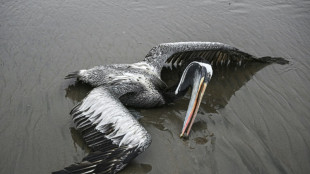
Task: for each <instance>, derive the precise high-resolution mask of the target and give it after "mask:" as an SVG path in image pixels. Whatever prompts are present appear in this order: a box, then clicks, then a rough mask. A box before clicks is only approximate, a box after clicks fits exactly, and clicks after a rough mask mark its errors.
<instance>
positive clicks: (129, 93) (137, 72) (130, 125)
mask: <svg viewBox="0 0 310 174" xmlns="http://www.w3.org/2000/svg"><path fill="white" fill-rule="evenodd" d="M249 62H259V63H265V64H268V63H273V62H276V63H279V64H286V63H288V61H286V60H284V59H283V58H278V57H262V58H257V57H255V56H252V55H250V54H248V53H245V52H243V51H240V50H239V49H237V48H235V47H232V46H230V45H227V44H223V43H219V42H177V43H163V44H159V45H158V46H155V47H153V48H152V49H151V50H150V51H149V53H148V54H147V55H146V57H145V58H144V60H143V61H140V62H137V63H133V64H112V65H102V66H96V67H93V68H91V69H87V70H79V71H76V72H73V73H70V74H69V75H67V76H66V78H67V79H69V78H76V79H77V80H79V81H82V82H84V83H87V84H90V85H91V86H92V87H94V88H93V89H92V90H91V91H90V93H89V94H88V95H87V96H86V97H85V98H84V99H83V100H82V101H81V102H80V103H79V104H77V105H76V106H75V107H74V108H73V109H72V111H71V112H70V114H71V115H72V118H73V121H74V123H75V127H76V129H77V130H78V131H79V132H80V133H81V135H82V137H83V139H84V140H85V142H86V144H87V146H89V147H90V148H91V150H92V152H91V153H90V154H89V155H88V156H87V157H85V158H84V159H83V160H82V162H81V163H77V164H73V165H71V166H69V167H66V168H64V169H63V170H61V171H58V172H54V173H117V172H118V171H120V170H122V169H123V168H124V167H125V166H126V165H127V164H128V163H129V161H131V160H132V159H133V158H135V157H136V156H137V155H139V154H140V153H142V152H144V151H145V150H146V149H147V148H148V147H149V145H150V144H151V136H150V134H149V133H148V132H147V131H146V129H145V128H144V127H142V126H141V124H139V122H138V121H137V119H136V118H135V117H134V116H133V115H132V114H131V113H130V112H129V111H128V110H127V109H126V107H127V106H133V107H143V108H151V107H156V106H162V105H165V104H167V103H171V102H173V101H175V100H176V99H178V98H180V97H182V96H183V95H184V94H185V93H186V92H187V91H188V90H189V89H190V88H191V90H192V93H191V98H190V101H189V105H188V109H187V112H186V115H185V119H184V123H183V127H182V129H181V134H180V137H187V136H189V133H190V130H191V127H192V125H193V123H194V120H195V118H196V115H197V111H198V109H199V106H200V103H201V100H202V98H203V95H204V92H205V90H206V88H207V85H208V83H209V82H210V80H211V77H212V74H213V69H212V68H215V67H217V66H243V65H246V64H247V63H249ZM164 67H170V68H176V69H178V70H180V72H181V74H180V80H179V82H178V84H175V85H173V86H172V87H168V86H167V85H166V83H165V82H164V81H163V80H162V78H161V71H162V69H163V68H164Z"/></svg>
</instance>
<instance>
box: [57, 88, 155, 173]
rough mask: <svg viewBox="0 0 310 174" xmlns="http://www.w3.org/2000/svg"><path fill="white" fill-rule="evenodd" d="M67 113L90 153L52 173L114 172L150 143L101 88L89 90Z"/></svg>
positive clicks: (135, 121)
mask: <svg viewBox="0 0 310 174" xmlns="http://www.w3.org/2000/svg"><path fill="white" fill-rule="evenodd" d="M70 114H71V115H72V116H73V121H74V122H75V124H76V128H77V129H78V130H79V132H80V133H81V134H82V136H83V139H84V140H85V142H86V144H87V145H88V146H89V147H90V148H91V149H92V151H93V152H91V153H90V154H89V155H88V156H87V157H85V158H84V159H83V160H82V162H81V163H77V164H73V165H71V166H69V167H66V168H65V169H63V170H61V171H58V172H55V173H104V174H105V173H116V172H118V171H120V170H121V169H123V168H124V167H125V166H126V165H127V164H128V162H129V161H130V160H131V159H133V158H134V157H136V156H137V155H138V154H140V153H141V152H143V151H145V149H146V148H147V147H148V146H149V145H150V143H151V137H150V135H149V134H148V133H147V131H146V130H145V129H144V128H143V127H142V126H141V125H140V124H139V122H138V121H137V120H136V119H135V118H134V117H133V116H132V115H131V113H130V112H129V111H128V110H127V109H126V108H125V107H124V106H123V105H122V104H121V102H120V101H119V100H118V99H117V98H116V97H115V96H113V94H111V93H110V91H109V90H108V89H106V88H104V87H97V88H95V89H93V90H92V91H91V92H90V93H89V94H88V96H87V97H86V98H85V99H84V100H83V101H82V102H80V103H79V104H78V105H77V106H75V107H74V108H73V109H72V111H71V113H70Z"/></svg>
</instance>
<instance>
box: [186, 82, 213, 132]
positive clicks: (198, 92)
mask: <svg viewBox="0 0 310 174" xmlns="http://www.w3.org/2000/svg"><path fill="white" fill-rule="evenodd" d="M206 87H207V83H206V82H204V77H202V78H201V79H200V80H197V82H195V84H194V85H193V89H192V96H191V99H190V102H189V105H188V109H187V112H186V117H185V120H184V124H183V128H182V133H181V135H180V137H187V136H188V135H189V132H190V130H191V128H192V125H193V123H194V120H195V118H196V115H197V112H198V109H199V106H200V103H201V99H202V97H203V94H204V92H205V90H206Z"/></svg>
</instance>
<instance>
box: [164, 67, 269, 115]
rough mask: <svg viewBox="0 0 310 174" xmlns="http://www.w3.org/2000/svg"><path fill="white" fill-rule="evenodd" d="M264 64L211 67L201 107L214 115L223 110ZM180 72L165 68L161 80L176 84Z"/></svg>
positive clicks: (170, 84)
mask: <svg viewBox="0 0 310 174" xmlns="http://www.w3.org/2000/svg"><path fill="white" fill-rule="evenodd" d="M267 65H269V64H266V63H254V62H253V63H247V64H245V65H243V66H238V67H236V66H213V76H212V78H211V81H210V82H209V84H208V86H207V89H206V92H205V96H204V98H203V101H202V106H203V108H204V109H205V111H206V112H208V113H216V111H217V110H218V109H221V108H224V107H225V106H226V105H227V103H228V101H229V100H230V98H231V97H232V96H233V95H234V94H235V93H236V92H237V91H238V90H239V89H240V88H241V87H242V86H243V85H245V84H246V83H247V82H248V81H249V80H250V79H251V78H252V76H253V75H254V74H255V73H257V72H258V71H260V70H261V69H263V68H264V67H266V66H267ZM180 77H181V72H179V71H178V70H177V69H169V68H165V69H163V71H162V79H163V81H164V82H166V83H167V85H168V86H172V85H174V84H177V83H178V81H179V79H180Z"/></svg>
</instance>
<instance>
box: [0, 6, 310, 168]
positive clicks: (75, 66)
mask: <svg viewBox="0 0 310 174" xmlns="http://www.w3.org/2000/svg"><path fill="white" fill-rule="evenodd" d="M309 7H310V1H308V0H289V1H281V0H273V1H270V0H263V1H255V0H250V1H246V2H245V1H244V2H243V1H238V2H237V1H208V0H207V1H198V0H193V1H185V0H172V1H164V0H158V1H131V0H129V1H115V2H112V1H111V2H110V1H102V0H94V1H82V0H75V1H48V0H28V1H21V0H10V1H3V2H1V5H0V139H1V141H0V147H1V148H0V155H1V156H2V158H3V159H5V160H1V161H0V173H16V174H17V173H25V174H27V173H29V174H30V173H50V172H51V171H56V170H59V169H61V168H63V167H65V166H68V165H70V164H73V163H74V162H79V161H81V159H82V158H83V157H85V156H86V155H87V153H88V150H87V148H86V147H85V145H84V143H83V141H82V140H80V139H79V138H80V137H79V135H78V134H77V132H75V131H74V129H71V127H72V126H73V123H72V120H71V117H70V115H69V112H70V110H71V108H72V107H73V106H74V105H75V104H76V103H77V102H78V101H80V100H82V99H83V98H84V97H85V96H86V95H87V93H88V91H89V90H91V88H90V87H89V86H87V85H84V84H79V83H77V84H75V82H74V81H68V80H64V77H65V76H66V75H67V74H68V73H69V72H72V71H76V70H79V69H83V68H90V67H93V66H95V65H100V64H112V63H133V62H137V61H140V60H142V59H143V57H144V56H145V55H146V53H147V52H148V51H149V50H150V49H151V48H152V47H153V46H155V45H157V44H159V43H164V42H177V41H218V42H223V43H227V44H230V45H232V46H235V47H237V48H240V49H242V50H243V51H246V52H249V53H251V54H253V55H256V56H257V57H261V56H280V57H285V58H289V61H290V64H288V65H278V64H271V65H268V66H266V67H264V66H263V65H261V64H253V65H249V66H247V67H241V68H238V69H236V70H235V69H234V68H222V69H215V73H214V76H213V77H212V80H211V82H210V83H209V85H208V88H207V91H206V95H205V97H204V99H203V103H202V104H201V107H200V109H199V112H198V115H197V118H196V122H195V124H194V125H193V129H192V131H191V135H190V137H189V139H187V140H182V139H180V138H179V134H180V130H181V128H182V123H183V119H184V115H185V113H186V109H187V106H188V100H189V94H187V95H186V96H185V97H184V98H182V99H180V100H178V101H176V102H175V103H173V104H170V105H167V106H163V107H159V108H154V109H139V110H138V111H137V112H138V113H139V114H136V115H141V116H142V118H140V119H139V120H140V122H141V124H142V125H143V126H144V127H145V128H146V129H147V130H148V131H149V132H150V134H151V135H152V139H153V142H152V144H151V146H150V147H149V148H148V149H147V151H146V152H144V153H142V154H141V155H139V156H138V157H137V158H136V159H135V160H134V161H132V163H131V164H130V165H129V166H128V167H127V168H126V170H124V171H122V173H305V174H306V173H309V172H310V165H309V164H310V126H309V125H310V117H309V112H310V107H309V106H310V102H309V101H310V98H309V97H310V96H309V93H310V91H309V86H310V76H309V74H310V72H309V67H310V59H309V55H310V50H309V48H308V47H309V45H310V35H309V33H310V28H309V26H310V24H309V21H310V14H309ZM168 75H171V73H168ZM175 76H177V74H176V75H175Z"/></svg>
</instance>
